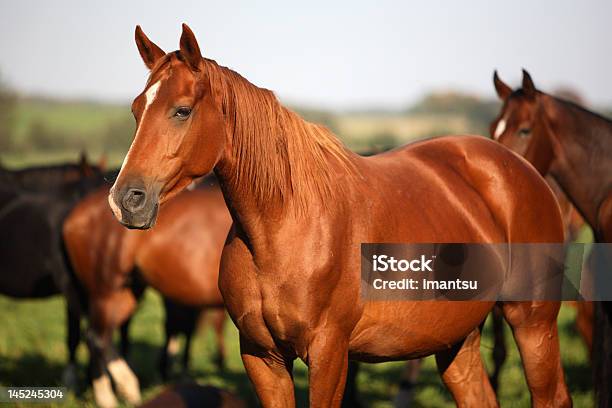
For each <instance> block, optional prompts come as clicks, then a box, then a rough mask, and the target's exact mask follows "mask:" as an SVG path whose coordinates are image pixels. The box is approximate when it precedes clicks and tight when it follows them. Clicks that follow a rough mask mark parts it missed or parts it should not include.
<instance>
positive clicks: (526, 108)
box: [490, 70, 553, 174]
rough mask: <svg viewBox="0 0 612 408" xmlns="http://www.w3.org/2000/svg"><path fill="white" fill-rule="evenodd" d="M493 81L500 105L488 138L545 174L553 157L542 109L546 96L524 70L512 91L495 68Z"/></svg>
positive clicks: (550, 135)
mask: <svg viewBox="0 0 612 408" xmlns="http://www.w3.org/2000/svg"><path fill="white" fill-rule="evenodd" d="M493 83H494V85H495V90H496V91H497V95H498V96H499V97H500V99H501V100H502V101H503V106H502V109H501V112H500V113H499V115H498V116H497V118H496V119H495V120H494V121H493V122H492V123H491V129H490V132H491V137H493V139H494V140H497V141H498V142H500V143H502V144H503V145H505V146H506V147H508V148H509V149H511V150H513V151H515V152H516V153H518V154H520V155H521V156H523V157H525V159H527V161H529V162H530V163H532V164H533V165H534V167H535V168H536V169H537V170H538V171H539V172H540V173H541V174H546V173H547V172H548V169H549V167H550V164H551V161H552V159H553V156H552V155H553V150H552V139H551V137H552V131H551V128H550V125H549V123H548V120H547V118H546V115H545V110H544V104H545V103H546V98H548V95H546V94H544V93H542V92H540V91H538V90H536V87H535V85H534V84H533V80H532V79H531V76H530V75H529V73H528V72H527V71H525V70H523V85H522V88H520V89H517V90H515V91H513V90H512V89H511V88H510V87H509V86H508V85H506V84H505V83H504V82H503V81H502V80H501V79H500V78H499V76H498V75H497V71H495V73H494V75H493Z"/></svg>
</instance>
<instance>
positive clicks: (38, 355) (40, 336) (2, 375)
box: [0, 290, 593, 407]
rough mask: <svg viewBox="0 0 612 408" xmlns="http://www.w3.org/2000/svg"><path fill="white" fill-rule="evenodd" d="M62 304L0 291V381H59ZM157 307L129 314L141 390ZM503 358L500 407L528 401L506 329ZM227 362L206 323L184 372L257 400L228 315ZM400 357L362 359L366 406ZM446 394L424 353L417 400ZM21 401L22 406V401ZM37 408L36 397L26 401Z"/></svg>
mask: <svg viewBox="0 0 612 408" xmlns="http://www.w3.org/2000/svg"><path fill="white" fill-rule="evenodd" d="M574 316H575V310H574V309H573V308H571V307H568V306H564V307H563V308H562V311H561V315H560V318H559V326H560V333H561V349H562V357H563V365H564V367H565V372H566V376H567V381H568V384H569V386H570V390H571V393H572V396H573V399H574V406H576V407H590V406H593V400H592V392H591V390H590V368H589V365H588V362H587V353H586V350H585V347H584V346H583V343H582V341H581V339H580V338H579V336H578V334H577V333H576V331H575V329H574V327H573V324H574ZM64 318H65V315H64V307H63V300H62V299H61V298H59V297H56V298H52V299H49V300H36V301H30V300H28V301H16V300H12V299H8V298H6V297H0V327H1V328H2V329H1V330H2V331H1V332H0V384H1V385H14V386H26V385H39V386H43V385H45V386H53V385H60V384H61V374H62V370H63V368H64V364H65V362H66V358H67V352H66V348H65V345H64V338H65V327H64ZM162 319H163V308H162V303H161V300H160V297H159V295H158V294H157V293H155V292H153V291H152V290H148V291H147V292H146V294H145V296H144V299H143V301H142V303H141V305H140V307H139V309H138V311H137V313H136V316H135V318H134V320H133V323H132V326H131V330H130V338H131V340H132V350H131V353H130V356H129V358H128V361H129V362H130V364H131V365H132V366H133V367H134V369H135V372H136V374H137V375H138V377H139V378H140V381H141V387H142V390H143V397H144V398H145V399H147V398H150V397H152V396H153V395H155V394H156V393H157V392H159V391H160V390H161V388H162V384H160V378H159V375H158V373H157V368H156V361H157V355H158V352H159V347H160V345H161V343H162V336H163V332H162ZM485 330H486V332H485V336H484V339H483V342H482V343H483V344H482V353H483V355H484V356H485V358H486V363H487V365H488V366H489V367H490V366H491V361H490V354H491V348H492V339H491V337H490V334H489V329H488V325H487V327H486V328H485ZM507 334H508V336H507V340H508V343H509V346H510V347H509V350H510V352H509V358H508V361H507V363H506V365H505V367H504V370H503V372H502V375H501V379H500V383H501V384H502V388H501V394H500V402H501V405H502V406H503V407H527V406H529V404H530V403H529V401H530V400H529V393H528V390H527V386H526V383H525V380H524V377H523V373H522V368H521V363H520V360H519V358H518V352H517V350H516V347H515V346H514V344H513V342H512V341H511V335H510V332H509V329H508V333H507ZM225 337H226V341H227V345H228V363H227V369H226V370H225V371H224V372H217V370H216V369H215V368H214V365H213V363H212V356H213V355H214V353H215V346H214V344H215V343H214V341H213V336H212V332H211V331H210V330H209V329H207V328H204V329H203V330H201V331H200V333H199V334H198V335H197V337H196V339H195V341H194V344H193V354H192V366H191V372H190V375H191V376H192V377H193V378H194V379H196V380H197V381H198V382H199V383H202V384H213V385H216V386H220V387H224V388H227V389H230V390H232V391H234V392H236V393H238V394H239V395H241V396H242V397H243V398H244V399H245V400H246V401H247V402H248V403H249V406H254V405H256V400H255V397H254V394H253V391H252V389H251V386H250V383H249V381H248V379H247V377H246V374H245V373H244V369H243V368H242V362H241V360H240V356H239V354H238V341H237V331H236V329H235V328H234V326H233V324H232V323H231V322H229V323H228V325H227V327H226V333H225ZM78 361H79V366H80V371H81V381H82V382H83V383H84V382H85V367H86V366H85V364H86V361H87V350H86V347H85V345H84V344H82V345H81V346H80V347H79V350H78ZM401 368H402V363H386V364H378V365H364V367H363V369H362V370H361V372H360V374H359V377H358V384H359V389H360V393H361V398H362V399H363V401H364V405H365V406H369V407H390V406H391V402H390V401H391V398H392V396H393V395H394V393H395V390H396V387H397V385H396V384H397V382H398V381H397V379H398V378H399V375H400V372H401ZM295 380H296V395H297V399H298V406H300V407H301V406H306V405H307V401H308V396H307V371H306V368H305V366H304V365H303V364H301V363H299V364H297V365H296V367H295ZM453 405H454V404H453V403H452V400H451V398H450V396H449V394H448V393H447V392H446V390H445V389H444V388H443V386H442V384H441V383H440V380H439V378H438V374H437V371H436V369H435V364H434V361H433V358H431V357H430V358H427V359H426V361H425V364H424V366H423V371H422V373H421V375H420V378H419V385H418V388H417V392H416V406H418V407H450V406H453ZM22 406H27V405H22ZM32 406H37V407H40V406H41V405H40V404H37V405H32ZM57 406H61V407H81V406H94V404H93V399H92V394H91V390H89V389H88V390H85V391H84V392H82V393H81V395H79V396H76V395H74V394H72V393H71V394H70V396H69V398H68V400H67V401H66V402H65V403H62V404H58V405H57Z"/></svg>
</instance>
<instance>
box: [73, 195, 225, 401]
mask: <svg viewBox="0 0 612 408" xmlns="http://www.w3.org/2000/svg"><path fill="white" fill-rule="evenodd" d="M205 184H206V185H205V186H204V187H201V188H198V189H196V190H194V191H189V192H185V193H183V194H181V195H180V196H178V197H176V199H175V200H173V201H172V202H169V203H168V205H167V206H166V208H165V209H164V214H163V216H161V217H160V222H159V225H158V227H157V228H156V229H155V230H154V231H148V232H143V231H128V230H126V229H125V228H122V227H121V226H120V225H119V224H117V223H116V222H115V221H114V218H113V215H112V213H111V212H110V211H108V204H107V199H106V197H107V196H108V191H109V190H108V187H104V188H101V189H99V190H98V191H96V192H94V193H92V194H91V195H89V196H87V197H86V198H85V199H83V200H82V201H81V202H80V203H79V204H78V205H77V206H76V207H75V208H74V210H73V211H72V212H71V213H70V215H69V216H68V218H67V219H66V222H65V223H64V239H65V242H66V248H67V252H68V254H69V257H70V259H71V262H72V265H73V267H74V270H75V273H76V275H77V276H78V278H79V280H80V281H81V282H82V284H83V286H84V287H85V289H86V290H87V294H88V300H89V316H90V330H89V333H88V344H89V346H90V352H91V354H92V363H93V366H92V371H93V372H92V376H93V388H94V396H95V398H96V402H97V403H98V405H100V406H102V407H110V406H115V405H116V399H115V396H114V394H113V392H112V387H111V379H110V378H109V377H108V376H107V375H106V370H107V369H108V372H109V373H110V375H111V377H112V379H113V380H114V381H115V385H116V387H117V390H118V392H119V393H120V394H121V395H122V396H124V397H125V398H126V399H127V400H128V401H129V402H131V403H137V402H139V400H140V390H139V385H138V379H137V378H136V376H135V375H134V374H133V373H132V371H131V370H130V368H129V367H128V365H127V364H126V363H125V361H124V360H123V359H122V358H120V357H119V356H118V354H117V353H116V352H115V350H114V348H113V346H112V341H111V340H112V333H113V331H114V329H116V328H117V327H118V326H119V325H121V324H122V323H123V322H124V321H126V320H127V319H128V318H129V317H130V316H131V315H132V313H133V311H134V308H135V306H136V300H137V297H136V296H135V294H134V291H133V290H132V288H131V286H132V285H133V283H134V282H133V279H134V277H138V276H142V278H143V279H144V281H145V282H146V283H147V284H149V285H151V286H152V287H153V288H155V289H157V290H158V291H160V292H161V293H162V294H163V295H165V296H167V297H169V298H170V299H172V300H174V301H177V302H180V303H181V304H186V305H192V306H198V307H202V308H221V307H223V299H222V297H221V294H220V293H219V289H218V286H217V279H218V271H219V263H220V258H221V250H222V248H223V244H224V242H225V238H226V236H227V232H228V231H229V228H230V224H231V218H230V216H229V214H228V212H227V208H226V206H225V203H224V201H223V196H222V194H221V192H220V190H219V187H218V185H217V184H216V183H213V184H212V185H210V183H205ZM134 271H137V274H134V273H133V272H134ZM94 356H96V357H97V358H94Z"/></svg>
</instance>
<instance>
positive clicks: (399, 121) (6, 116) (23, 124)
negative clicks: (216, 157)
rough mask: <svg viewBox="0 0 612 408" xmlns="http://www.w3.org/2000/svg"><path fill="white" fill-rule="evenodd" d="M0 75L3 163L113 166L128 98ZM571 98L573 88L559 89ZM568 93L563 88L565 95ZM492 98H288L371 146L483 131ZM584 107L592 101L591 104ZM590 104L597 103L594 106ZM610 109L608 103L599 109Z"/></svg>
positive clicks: (361, 146)
mask: <svg viewBox="0 0 612 408" xmlns="http://www.w3.org/2000/svg"><path fill="white" fill-rule="evenodd" d="M1 79H2V78H1V76H0V161H1V162H2V163H3V164H5V165H7V166H11V167H14V166H17V167H21V166H25V165H31V164H40V163H41V162H56V161H65V160H73V159H74V158H75V157H77V155H78V154H79V153H80V152H81V151H85V152H87V153H88V154H89V156H90V157H94V158H96V157H100V156H101V155H104V156H105V157H106V159H107V162H108V163H109V164H110V165H112V166H118V165H119V164H120V163H121V161H122V159H123V156H124V155H125V153H126V152H127V150H128V148H129V146H130V143H131V141H132V137H133V134H134V128H135V121H134V118H133V117H132V113H131V111H130V108H129V105H128V104H127V103H125V104H110V103H102V102H95V101H88V100H60V99H53V98H49V97H41V96H31V95H20V94H18V93H17V92H15V91H14V90H12V89H11V88H10V87H9V86H8V85H7V84H6V83H4V82H2V81H1ZM560 93H562V95H563V96H564V97H567V98H568V99H579V96H576V95H578V94H577V93H576V92H575V91H571V90H567V89H563V90H562V91H560ZM568 95H570V96H568ZM500 106H501V105H500V102H499V101H498V100H497V99H494V98H493V95H491V97H490V98H483V97H480V96H478V95H472V94H468V93H464V92H458V91H435V92H430V93H428V94H426V95H424V96H423V97H422V98H421V99H420V100H417V101H416V102H415V103H414V104H411V105H409V106H406V107H405V108H404V109H399V110H386V111H385V110H377V109H369V110H353V111H331V110H322V109H317V108H310V107H302V106H291V109H293V110H295V111H297V112H298V113H299V114H300V115H301V116H302V117H304V118H305V119H306V120H308V121H310V122H315V123H321V124H323V125H325V126H327V127H328V128H329V129H331V130H332V131H333V132H334V133H335V134H337V135H338V136H339V137H340V138H341V139H342V140H343V142H344V143H345V144H346V145H347V146H348V147H349V148H351V149H352V150H354V151H356V152H359V153H363V154H371V153H377V152H381V151H385V150H388V149H391V148H393V147H396V146H398V145H401V144H404V143H406V142H409V141H412V140H415V139H421V138H426V137H432V136H439V135H445V134H478V135H483V136H488V134H489V124H490V123H491V121H492V120H493V119H494V118H495V116H496V115H497V112H498V111H499V109H500ZM591 108H592V107H591ZM596 110H597V109H596ZM599 112H601V113H603V114H604V115H609V116H611V115H612V109H599Z"/></svg>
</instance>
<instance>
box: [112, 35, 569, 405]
mask: <svg viewBox="0 0 612 408" xmlns="http://www.w3.org/2000/svg"><path fill="white" fill-rule="evenodd" d="M136 43H137V45H138V49H139V51H140V54H141V56H142V58H143V60H144V62H145V64H146V66H147V67H148V68H149V69H150V70H151V74H150V77H149V80H148V81H147V84H146V86H145V89H144V92H143V93H142V94H141V95H139V96H138V97H137V98H136V99H135V101H134V103H133V105H132V108H133V112H134V114H135V117H136V119H137V125H138V126H137V130H136V134H135V138H134V141H133V143H132V146H131V148H130V150H129V152H128V154H127V156H126V158H125V161H124V164H123V166H122V168H121V171H120V173H119V176H118V178H117V180H116V182H115V184H114V186H113V188H112V189H111V193H110V195H109V203H110V205H111V208H112V209H113V212H114V214H115V216H116V217H117V219H118V220H119V221H120V222H121V223H122V224H124V225H126V226H128V227H130V228H149V227H151V226H152V225H153V224H154V222H155V219H156V216H157V212H158V207H159V205H160V204H161V203H164V202H166V201H167V200H168V199H170V198H171V197H173V196H175V195H177V194H178V193H179V192H180V191H181V190H182V189H183V188H184V187H185V186H187V185H188V184H189V183H190V182H191V179H192V178H193V177H197V176H200V175H202V174H205V173H207V172H208V171H210V170H211V169H214V171H215V174H216V175H217V177H218V178H219V180H220V183H221V188H222V191H223V195H224V197H225V200H226V202H227V205H228V208H229V209H230V213H231V214H232V218H233V220H234V227H233V228H232V231H231V233H230V236H229V237H228V242H227V244H226V246H225V248H224V249H223V256H222V261H221V265H222V266H221V271H220V274H219V288H220V289H221V293H222V294H223V299H224V300H225V304H226V307H227V309H228V311H229V314H230V316H231V317H232V320H233V321H234V323H235V324H236V326H237V327H238V330H239V332H240V343H241V355H242V360H243V363H244V366H245V368H246V371H247V374H248V375H249V377H250V379H251V381H252V383H253V384H254V386H255V390H256V392H257V395H258V397H259V399H260V400H261V402H262V404H263V405H264V406H266V407H280V406H294V405H295V398H294V390H293V380H292V366H293V361H294V359H296V358H300V359H302V360H303V361H304V362H306V363H307V364H308V366H309V390H310V392H309V398H310V404H311V406H314V407H331V406H338V405H339V404H340V400H341V398H342V392H343V388H344V383H345V376H346V371H347V362H348V360H349V359H354V360H360V361H368V362H381V361H388V360H402V359H410V358H416V357H421V356H425V355H429V354H435V355H436V361H437V363H438V368H439V371H440V373H441V376H442V380H443V381H444V383H445V384H446V385H447V387H448V388H449V390H450V392H451V393H452V395H453V397H454V399H455V401H456V402H457V404H458V405H460V406H495V405H497V401H496V397H495V394H494V392H493V390H492V389H491V386H490V384H489V381H488V378H487V375H486V373H485V370H484V366H483V363H482V361H481V358H480V331H479V326H480V324H481V323H482V321H483V320H484V318H485V317H486V315H487V313H489V311H490V310H491V308H492V307H493V305H494V302H470V301H466V302H463V303H460V304H459V303H456V302H448V301H445V302H442V301H440V302H434V301H422V302H400V301H396V302H393V301H379V302H367V301H364V299H362V297H361V296H360V293H361V277H360V256H361V255H360V244H361V243H363V242H496V243H510V242H563V226H562V223H561V216H560V213H559V207H558V204H557V202H556V200H555V197H554V195H553V194H552V192H551V191H550V189H549V188H548V186H547V185H546V183H545V182H544V180H543V179H542V178H541V177H540V176H539V175H538V174H537V172H536V171H534V170H533V168H531V167H530V166H529V165H527V164H526V163H525V162H524V160H522V159H520V158H519V157H518V156H516V155H515V154H513V153H511V152H510V151H508V150H507V149H505V148H503V147H502V146H500V145H499V144H498V143H493V142H492V141H490V140H487V139H485V138H482V137H470V136H464V137H459V136H457V137H443V138H438V139H434V140H429V141H424V142H419V143H415V144H412V145H409V146H405V147H402V148H399V149H396V150H393V151H391V152H388V153H384V154H380V155H376V156H372V157H369V158H364V157H361V156H358V155H356V154H354V153H352V152H350V151H349V150H347V149H345V148H344V147H343V146H342V144H341V143H340V142H339V141H338V140H337V139H336V138H335V137H334V135H333V134H332V133H331V132H330V131H328V130H327V129H325V128H324V127H322V126H318V125H314V124H311V123H307V122H305V121H304V120H302V119H301V118H300V117H299V116H298V115H297V114H295V113H294V112H292V111H290V110H288V109H286V108H285V107H283V106H282V105H281V104H280V103H279V102H278V100H277V99H276V97H275V96H274V94H273V93H272V92H270V91H268V90H266V89H262V88H258V87H256V86H255V85H253V84H251V83H250V82H248V81H247V80H246V79H244V78H243V77H241V76H240V75H238V74H237V73H235V72H233V71H231V70H229V69H227V68H225V67H221V66H219V65H217V64H216V63H215V62H214V61H212V60H208V59H203V58H202V56H201V53H200V48H199V46H198V43H197V41H196V39H195V36H194V35H193V33H192V32H191V30H190V29H189V28H188V27H187V26H186V25H183V33H182V36H181V40H180V50H179V51H176V52H172V53H169V54H165V53H164V52H163V51H162V50H161V49H160V48H159V47H158V46H157V45H155V44H153V43H152V42H151V41H150V40H149V39H148V38H147V37H146V36H145V35H144V33H143V32H142V30H141V29H140V27H137V28H136ZM165 211H166V209H164V208H163V207H162V212H165ZM533 267H534V269H537V268H541V267H542V266H538V265H533ZM503 268H506V269H507V270H508V273H512V270H511V267H510V266H509V265H505V266H504V267H503ZM506 269H505V270H506ZM493 272H495V271H492V273H493ZM497 272H501V270H500V271H497ZM503 310H504V313H505V316H506V318H507V320H508V321H509V322H510V324H511V325H512V327H513V329H514V335H515V338H516V340H517V342H518V345H519V349H520V352H521V355H522V358H523V363H524V367H525V373H526V376H527V383H528V385H529V388H530V391H531V394H532V399H533V403H534V405H536V406H545V405H548V406H550V405H554V406H569V405H570V404H571V400H570V396H569V393H568V391H567V387H566V385H565V380H564V375H563V371H562V368H561V362H560V358H559V343H558V334H557V324H556V317H557V313H558V310H559V303H554V304H553V303H545V302H510V303H504V304H503Z"/></svg>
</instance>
